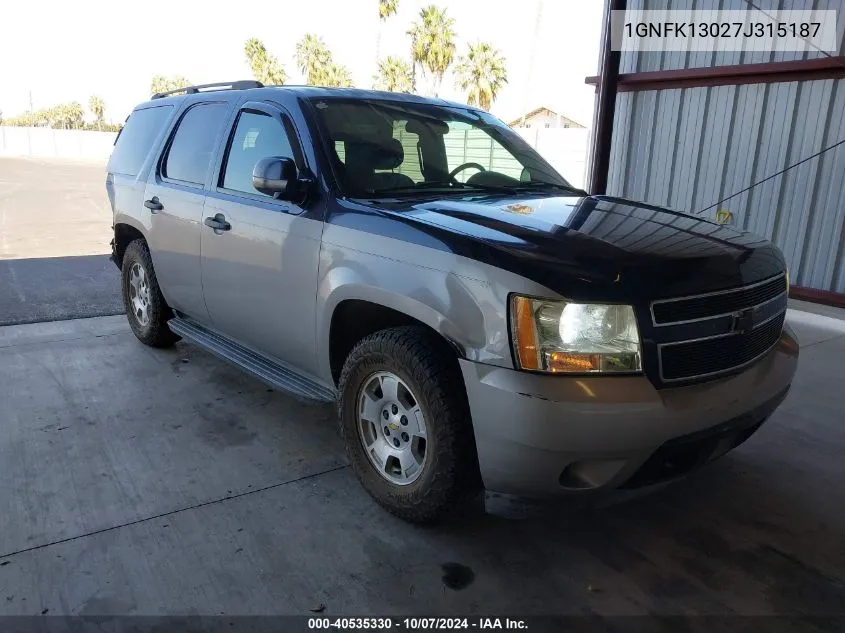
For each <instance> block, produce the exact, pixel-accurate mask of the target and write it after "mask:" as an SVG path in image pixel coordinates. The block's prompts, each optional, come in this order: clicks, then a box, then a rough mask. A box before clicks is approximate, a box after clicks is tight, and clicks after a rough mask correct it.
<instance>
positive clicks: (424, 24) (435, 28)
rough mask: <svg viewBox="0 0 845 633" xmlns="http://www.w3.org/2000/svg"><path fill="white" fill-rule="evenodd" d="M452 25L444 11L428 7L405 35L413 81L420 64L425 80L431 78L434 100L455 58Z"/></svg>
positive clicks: (451, 20)
mask: <svg viewBox="0 0 845 633" xmlns="http://www.w3.org/2000/svg"><path fill="white" fill-rule="evenodd" d="M454 24H455V21H454V20H453V19H452V18H450V17H448V16H447V15H446V9H441V8H439V7H437V6H435V5H433V4H430V5H428V6H427V7H424V8H423V9H422V10H421V11H420V19H419V21H418V22H414V23H413V24H412V25H411V28H410V30H409V31H408V35H410V36H411V60H412V61H413V63H414V67H413V75H414V79H415V80H416V68H417V65H418V64H419V66H420V68H421V69H422V73H423V76H424V77H425V76H426V74H429V75H431V83H432V86H431V88H432V92H433V93H434V95H435V96H437V93H438V91H439V90H440V84H441V83H442V82H443V75H444V74H445V73H446V70H447V69H448V68H449V66H450V65H451V64H452V60H453V59H454V56H455V42H454V40H455V31H454V28H453V27H454ZM415 83H416V81H415ZM415 87H416V86H415Z"/></svg>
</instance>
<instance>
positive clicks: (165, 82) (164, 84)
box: [150, 75, 192, 94]
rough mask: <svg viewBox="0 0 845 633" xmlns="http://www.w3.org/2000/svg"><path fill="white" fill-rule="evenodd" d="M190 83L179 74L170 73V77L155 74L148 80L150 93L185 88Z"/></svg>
mask: <svg viewBox="0 0 845 633" xmlns="http://www.w3.org/2000/svg"><path fill="white" fill-rule="evenodd" d="M190 85H192V84H191V82H190V81H189V80H187V79H185V77H182V76H181V75H171V76H170V77H165V76H164V75H156V76H155V77H153V80H152V81H151V82H150V94H156V93H159V92H169V91H170V90H178V89H179V88H187V87H188V86H190Z"/></svg>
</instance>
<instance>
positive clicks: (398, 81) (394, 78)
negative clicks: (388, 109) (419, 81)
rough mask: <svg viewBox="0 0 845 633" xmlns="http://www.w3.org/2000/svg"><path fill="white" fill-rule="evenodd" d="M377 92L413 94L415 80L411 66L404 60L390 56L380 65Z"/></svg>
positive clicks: (376, 84)
mask: <svg viewBox="0 0 845 633" xmlns="http://www.w3.org/2000/svg"><path fill="white" fill-rule="evenodd" d="M375 80H376V83H375V88H376V90H389V91H390V92H412V91H413V89H414V80H413V76H412V74H411V65H410V64H409V63H408V62H406V61H405V60H404V59H399V58H398V57H391V56H388V57H386V58H385V59H382V60H381V61H379V63H378V74H377V75H376V76H375Z"/></svg>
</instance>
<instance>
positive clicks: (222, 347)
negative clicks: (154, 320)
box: [167, 317, 335, 402]
mask: <svg viewBox="0 0 845 633" xmlns="http://www.w3.org/2000/svg"><path fill="white" fill-rule="evenodd" d="M167 325H168V326H169V327H170V329H171V330H172V331H173V332H174V333H176V334H178V335H179V336H181V337H182V338H185V339H188V340H189V341H191V342H192V343H196V344H197V345H199V346H200V347H202V348H203V349H204V350H206V351H207V352H210V353H212V354H214V355H215V356H217V357H218V358H221V359H223V360H225V361H228V362H230V363H232V364H233V365H235V366H236V367H238V368H239V369H242V370H243V371H245V372H246V373H248V374H251V375H253V376H255V377H256V378H258V379H259V380H261V381H263V382H265V383H266V384H268V385H270V386H271V387H273V388H275V389H279V390H280V391H286V392H287V393H289V394H291V395H293V396H297V397H299V398H302V399H304V400H311V401H315V402H334V401H335V391H334V390H333V389H329V388H327V387H324V386H323V385H321V384H319V383H317V382H315V381H314V380H312V379H310V378H308V377H306V376H302V375H301V374H299V373H297V372H295V371H293V370H291V369H288V368H287V367H284V366H282V365H280V364H279V363H277V362H275V361H273V360H270V359H269V358H267V357H266V356H263V355H262V354H259V353H257V352H254V351H252V350H251V349H248V348H246V347H244V346H243V345H240V344H239V343H236V342H234V341H232V340H229V339H228V338H226V337H224V336H221V335H220V334H217V333H216V332H212V331H211V330H208V329H206V328H204V327H203V326H201V325H199V324H198V323H195V322H194V321H190V320H188V319H183V318H180V317H174V318H172V319H170V321H168V322H167Z"/></svg>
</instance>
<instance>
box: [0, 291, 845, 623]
mask: <svg viewBox="0 0 845 633" xmlns="http://www.w3.org/2000/svg"><path fill="white" fill-rule="evenodd" d="M801 307H803V306H801ZM837 316H840V317H841V316H843V315H842V314H841V313H839V314H837ZM789 320H790V322H792V323H793V325H794V326H795V327H796V328H797V330H798V332H799V335H800V338H801V341H802V344H803V349H802V352H801V362H800V370H799V373H798V375H797V378H796V381H795V385H794V388H793V390H792V393H791V394H790V396H789V398H788V399H787V400H786V402H785V403H784V404H783V406H782V407H781V408H780V409H779V410H778V411H777V412H776V414H775V415H774V416H773V417H772V418H771V419H770V421H769V422H768V423H767V424H766V425H764V426H763V428H762V429H761V430H760V432H759V433H758V434H757V435H755V436H754V437H753V438H752V439H751V440H749V441H748V442H747V443H746V444H744V445H743V446H741V447H740V448H739V449H737V450H736V451H735V452H733V453H731V454H729V455H728V456H726V457H725V458H723V459H722V460H720V461H718V462H716V463H714V464H712V465H710V466H709V467H707V468H705V469H704V470H702V471H700V472H699V473H697V474H695V475H693V476H692V477H690V478H689V479H687V480H685V481H683V482H679V483H677V484H674V485H672V486H670V487H667V488H665V489H663V490H661V491H657V492H654V493H653V494H650V495H646V496H641V497H639V498H636V499H633V500H629V501H627V502H626V503H616V504H611V505H609V506H605V507H598V508H587V509H584V508H581V509H572V508H570V509H567V508H566V506H565V505H559V506H555V509H554V510H553V509H552V507H551V506H550V507H549V508H547V509H543V510H541V511H538V513H535V511H532V512H529V513H528V514H527V516H525V515H524V516H523V517H522V518H513V513H509V514H506V516H502V515H500V514H498V515H497V514H486V515H485V514H481V513H471V514H470V515H469V516H467V517H466V518H465V519H464V520H463V521H461V522H457V523H454V524H451V525H446V526H442V527H439V528H435V529H431V528H429V529H424V528H419V527H414V526H411V525H407V524H405V523H403V522H401V521H399V520H397V519H395V518H393V517H391V516H390V515H388V514H387V513H385V512H384V511H382V510H381V509H380V508H379V507H378V506H377V505H376V504H375V503H374V502H373V501H371V500H370V498H369V497H368V496H367V494H366V493H365V492H364V491H363V489H362V488H361V487H360V486H359V485H358V483H357V480H356V479H355V477H354V475H353V473H352V472H351V470H350V469H349V468H348V467H347V465H346V464H347V462H346V459H345V456H344V452H343V447H342V445H341V441H340V439H339V437H338V436H337V433H336V431H335V422H334V416H333V411H332V409H331V408H330V407H321V406H309V405H304V404H301V403H299V402H297V401H295V400H293V399H291V398H288V397H286V396H284V395H282V394H279V393H275V392H272V391H269V390H268V389H267V388H266V387H264V386H263V385H262V384H260V383H258V382H256V381H254V380H252V379H251V378H248V377H246V376H244V375H242V374H240V373H239V372H238V371H236V370H234V369H232V368H230V367H229V366H227V365H225V364H223V363H222V362H220V361H218V360H216V359H214V358H213V357H211V356H209V355H207V354H205V353H204V352H201V351H199V350H198V349H196V348H193V347H191V346H189V345H187V344H185V343H180V344H179V345H177V347H176V348H175V349H172V350H163V351H162V350H152V349H149V348H146V347H144V346H142V345H141V344H140V343H138V342H137V341H136V340H135V339H134V338H133V336H132V334H131V333H130V331H129V328H128V326H127V325H126V322H125V320H124V318H123V317H119V316H117V317H103V318H96V319H82V320H76V321H64V322H57V323H44V324H29V325H17V326H9V327H4V328H0V403H2V405H0V406H2V408H1V409H0V465H2V467H0V521H2V528H0V615H2V614H38V613H42V612H44V611H45V610H48V611H47V613H49V614H87V615H92V614H97V615H103V614H218V613H226V614H304V615H309V614H310V613H311V611H310V609H313V608H317V607H318V606H319V605H321V604H322V605H324V606H325V613H326V614H345V615H350V614H372V613H381V614H386V613H390V614H403V613H427V614H444V613H454V614H458V613H463V614H467V613H484V614H494V615H495V614H505V613H509V614H521V615H525V614H589V613H597V614H604V615H618V614H645V613H656V614H683V615H698V614H793V615H835V614H836V615H845V546H843V543H845V541H843V539H842V535H843V534H845V486H843V484H842V482H843V481H845V460H843V459H842V454H843V447H845V418H843V414H842V411H843V410H845V391H843V389H842V358H843V355H845V320H840V319H837V318H832V317H830V316H824V315H818V314H811V313H808V312H801V311H796V310H790V313H789ZM494 501H495V500H494ZM493 505H495V503H494V504H493ZM723 628H724V627H723ZM728 628H730V627H728Z"/></svg>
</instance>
